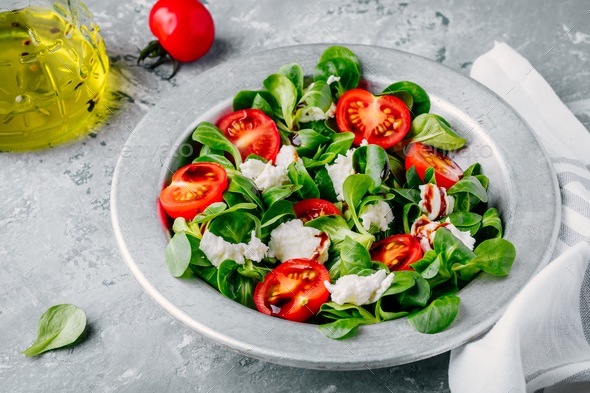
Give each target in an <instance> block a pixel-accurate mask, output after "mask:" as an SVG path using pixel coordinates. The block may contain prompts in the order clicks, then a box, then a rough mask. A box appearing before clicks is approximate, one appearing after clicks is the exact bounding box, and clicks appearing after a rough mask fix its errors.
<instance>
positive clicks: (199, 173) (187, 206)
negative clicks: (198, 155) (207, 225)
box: [160, 162, 227, 220]
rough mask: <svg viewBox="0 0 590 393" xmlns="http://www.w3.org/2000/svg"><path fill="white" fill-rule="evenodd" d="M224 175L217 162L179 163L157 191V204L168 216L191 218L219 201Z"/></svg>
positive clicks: (224, 185) (224, 182)
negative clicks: (158, 203) (178, 166)
mask: <svg viewBox="0 0 590 393" xmlns="http://www.w3.org/2000/svg"><path fill="white" fill-rule="evenodd" d="M226 189H227V174H226V173H225V169H223V167H222V166H221V165H218V164H215V163H212V162H199V163H196V164H189V165H186V166H183V167H182V168H180V169H179V170H177V171H176V172H175V173H174V175H172V183H171V184H170V185H169V186H168V187H166V188H164V189H163V190H162V192H161V193H160V203H161V205H162V207H163V208H164V210H165V211H166V213H167V214H168V215H169V216H170V217H172V218H177V217H184V219H186V220H191V219H192V218H194V217H195V216H196V215H197V214H198V213H201V212H202V211H203V210H205V209H206V208H207V206H209V205H210V204H212V203H214V202H221V201H223V192H224V191H225V190H226Z"/></svg>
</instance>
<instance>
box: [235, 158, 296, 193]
mask: <svg viewBox="0 0 590 393" xmlns="http://www.w3.org/2000/svg"><path fill="white" fill-rule="evenodd" d="M240 170H241V171H242V174H243V175H244V176H246V177H247V178H249V179H251V180H254V183H255V184H256V187H258V188H259V189H260V190H261V191H266V190H268V189H269V188H272V187H276V186H281V185H283V184H285V183H287V182H288V181H289V178H288V176H287V167H284V166H281V165H279V166H275V165H272V164H271V163H264V162H262V161H260V160H256V159H252V158H251V159H249V160H246V162H244V163H242V165H240Z"/></svg>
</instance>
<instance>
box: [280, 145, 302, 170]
mask: <svg viewBox="0 0 590 393" xmlns="http://www.w3.org/2000/svg"><path fill="white" fill-rule="evenodd" d="M299 160H300V158H299V155H298V154H297V150H295V147H294V146H291V145H283V146H281V150H279V154H277V157H276V158H275V166H284V167H285V168H286V167H288V166H289V165H291V163H293V162H295V161H299Z"/></svg>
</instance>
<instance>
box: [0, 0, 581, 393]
mask: <svg viewBox="0 0 590 393" xmlns="http://www.w3.org/2000/svg"><path fill="white" fill-rule="evenodd" d="M515 3H516V2H511V1H503V0H497V1H482V0H478V1H473V2H471V1H468V0H450V1H443V2H436V3H435V2H429V1H426V0H417V1H404V2H385V1H381V2H379V1H368V0H357V1H353V0H344V1H337V0H331V1H315V2H311V1H310V2H308V3H304V2H299V1H297V2H295V1H288V0H287V1H282V2H278V1H273V0H259V1H254V0H248V1H239V2H238V1H223V2H211V1H210V2H209V3H208V4H207V6H208V7H209V9H210V10H211V13H212V15H213V17H214V19H215V22H216V28H217V34H216V42H215V44H214V46H213V48H212V50H211V51H210V52H209V53H208V54H207V55H206V56H205V57H204V58H203V59H201V60H200V61H197V62H195V63H193V64H190V65H185V66H183V67H182V69H181V72H180V73H179V74H178V75H177V76H176V77H175V78H173V79H172V80H167V79H166V76H167V75H168V73H169V72H170V69H169V68H166V67H163V68H162V69H160V70H158V71H156V72H150V71H148V70H145V69H144V68H142V67H138V66H136V65H135V60H136V57H135V56H136V55H137V48H138V47H142V46H143V45H144V44H145V43H147V41H149V40H150V39H151V34H150V33H149V29H148V27H147V22H146V20H147V14H148V13H149V8H150V6H151V4H152V1H147V0H133V1H115V0H104V1H98V0H92V1H87V5H88V7H89V8H90V9H91V10H92V11H93V12H94V15H95V19H96V21H97V23H98V24H99V25H100V26H101V28H102V32H103V36H104V38H105V40H106V43H107V48H108V52H109V56H110V58H111V63H112V66H113V69H112V75H111V80H110V86H111V91H110V92H109V98H110V99H111V100H112V102H111V108H112V109H113V111H114V115H111V116H110V117H106V118H105V119H104V122H103V124H102V126H101V127H99V128H98V129H96V130H95V132H94V133H92V134H90V135H89V136H87V137H85V138H83V139H82V140H79V141H77V142H75V143H72V144H69V145H66V146H61V147H58V148H55V149H51V150H46V151H38V152H33V153H27V154H6V153H2V154H0V168H2V169H1V171H0V195H1V203H0V239H1V240H0V391H1V392H32V391H47V392H62V391H63V392H69V391H73V392H114V391H116V392H166V391H170V392H185V391H190V392H192V391H195V392H207V393H209V392H211V393H213V392H298V391H310V392H322V393H333V392H356V391H365V392H447V391H448V384H447V366H448V354H444V355H441V356H437V357H434V358H431V359H427V360H424V361H421V362H417V363H412V364H408V365H404V366H399V367H393V368H388V369H379V370H366V371H357V372H320V371H311V370H303V369H294V368H288V367H283V366H277V365H273V364H269V363H264V362H261V361H258V360H254V359H250V358H247V357H243V356H241V355H237V354H234V353H233V352H230V351H228V350H226V349H224V348H222V347H220V346H218V345H217V344H214V343H212V342H210V341H209V340H207V339H205V338H202V337H200V336H199V335H198V334H196V333H194V332H193V331H191V330H189V329H188V328H186V327H184V326H183V325H181V324H179V323H177V322H176V321H175V320H173V319H172V318H171V317H170V316H168V315H167V314H166V313H165V312H163V311H162V310H161V309H160V308H159V307H158V306H157V305H156V304H155V303H154V302H153V301H152V300H151V299H150V298H149V297H148V296H147V295H146V294H145V293H144V292H143V291H142V290H141V288H140V287H139V285H138V284H137V283H136V282H135V280H134V279H133V278H132V277H131V275H130V273H129V271H128V270H127V267H126V266H125V264H124V263H123V261H122V259H121V257H120V256H119V252H118V250H117V247H116V245H115V241H114V238H113V233H112V229H111V223H110V215H109V191H110V188H111V180H112V174H113V170H114V166H115V163H116V160H117V156H118V154H119V153H120V151H121V149H122V147H123V144H124V142H125V140H126V139H127V137H128V135H129V130H132V129H133V127H134V126H135V125H136V124H137V123H138V122H139V120H140V119H141V118H142V117H143V115H145V114H146V112H147V111H149V110H150V108H152V107H153V106H154V105H155V104H156V103H157V102H158V100H160V99H161V98H162V97H164V96H166V95H168V94H174V91H175V89H176V88H177V87H178V86H179V85H182V84H183V83H185V82H186V81H188V80H190V79H191V78H193V77H194V76H196V75H198V74H199V73H200V72H202V71H203V70H206V69H208V68H210V67H213V66H215V65H216V64H219V63H222V62H224V61H225V60H227V59H230V58H234V57H238V56H240V55H243V54H245V53H248V52H250V51H257V50H263V49H271V48H275V47H279V46H284V45H293V44H299V43H315V42H328V43H330V42H333V43H336V42H346V43H362V44H373V45H380V46H386V47H393V48H398V49H402V50H405V51H408V52H412V53H416V54H419V55H422V56H425V57H428V58H431V59H435V60H437V61H439V62H440V63H442V64H445V65H447V66H450V67H453V68H456V69H459V70H461V71H463V72H465V73H468V72H469V68H470V65H471V63H472V62H473V60H474V59H475V58H477V56H478V55H480V54H482V53H483V52H485V51H487V50H488V49H490V48H491V47H492V45H493V42H494V41H495V40H496V41H506V42H507V43H509V44H510V45H512V46H513V47H514V48H515V49H517V50H518V51H520V52H521V53H522V54H523V55H524V56H525V57H527V58H528V59H529V60H530V62H531V63H532V64H533V66H535V67H536V69H537V70H538V71H539V72H540V73H541V75H543V76H544V77H545V78H546V79H547V81H548V82H549V84H550V85H551V86H552V87H553V88H554V89H555V91H556V92H557V94H558V95H559V96H560V97H561V99H562V100H563V101H564V102H565V103H566V104H567V105H568V106H569V107H570V108H571V109H572V111H573V112H574V114H576V116H578V118H579V119H580V120H581V121H582V122H583V123H584V124H585V126H586V127H587V128H590V4H589V3H588V2H587V1H583V0H579V1H574V0H564V1H559V2H552V1H535V0H525V1H520V2H518V3H517V4H515ZM0 5H2V0H0ZM245 77H247V76H245ZM556 132H558V131H556ZM134 154H144V155H145V157H146V159H159V157H160V155H162V154H166V151H165V147H163V148H162V149H160V150H158V151H150V152H135V153H134ZM56 303H74V304H76V305H78V306H79V307H81V308H83V309H84V310H85V311H86V313H87V316H88V322H89V332H88V335H87V337H86V338H85V340H84V341H83V342H81V343H80V344H79V345H77V346H75V347H72V348H68V349H63V350H56V351H53V352H52V353H46V354H44V355H43V356H40V357H38V358H32V359H29V358H25V357H24V356H23V355H21V354H20V353H19V352H20V351H22V350H23V349H24V348H26V347H27V346H28V345H29V344H30V343H31V342H32V341H33V339H34V335H33V333H34V331H35V329H36V323H37V320H38V318H39V316H40V315H41V314H42V313H43V312H44V311H45V310H46V309H47V308H48V307H49V306H51V305H53V304H56Z"/></svg>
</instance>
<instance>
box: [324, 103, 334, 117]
mask: <svg viewBox="0 0 590 393" xmlns="http://www.w3.org/2000/svg"><path fill="white" fill-rule="evenodd" d="M335 115H336V105H334V103H331V104H330V107H329V108H328V110H327V111H326V119H331V118H332V117H334V116H335Z"/></svg>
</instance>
